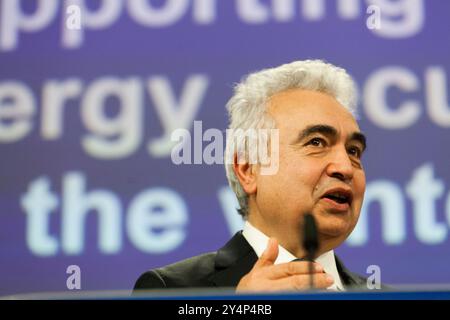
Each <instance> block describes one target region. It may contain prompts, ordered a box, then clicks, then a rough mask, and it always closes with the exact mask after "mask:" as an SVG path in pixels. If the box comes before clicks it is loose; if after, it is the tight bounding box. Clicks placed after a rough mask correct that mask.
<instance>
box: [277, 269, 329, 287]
mask: <svg viewBox="0 0 450 320" xmlns="http://www.w3.org/2000/svg"><path fill="white" fill-rule="evenodd" d="M312 276H313V282H314V289H326V288H328V287H329V286H331V285H332V284H333V283H334V279H333V277H332V276H330V275H329V274H326V273H315V274H313V275H312ZM308 289H310V275H309V274H302V275H294V276H290V277H287V278H281V279H278V280H274V281H271V290H274V291H278V290H286V291H301V290H308Z"/></svg>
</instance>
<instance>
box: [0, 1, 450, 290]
mask: <svg viewBox="0 0 450 320" xmlns="http://www.w3.org/2000/svg"><path fill="white" fill-rule="evenodd" d="M0 2H1V3H3V0H0ZM23 2H24V3H25V2H26V1H23ZM217 2H220V3H219V4H217V15H216V19H215V21H214V23H211V24H207V25H199V24H197V23H195V22H194V21H193V19H192V3H191V5H190V7H189V9H188V10H187V13H186V14H185V15H184V16H183V18H181V19H180V20H179V21H178V22H176V23H174V24H173V25H170V26H167V27H162V28H154V27H145V26H142V25H139V24H138V23H136V22H135V21H133V19H132V18H131V17H130V15H129V14H128V12H127V10H126V8H125V7H124V8H123V10H122V13H121V15H120V17H119V19H117V20H116V21H115V23H114V24H112V25H111V26H109V27H108V28H105V29H101V30H94V31H91V30H86V32H85V38H84V41H83V43H82V45H81V46H80V47H78V48H74V49H68V48H64V47H63V46H62V45H61V40H60V37H61V27H60V25H61V19H62V18H63V16H64V12H63V11H62V9H61V8H60V9H59V10H58V13H57V16H56V17H55V18H54V20H53V21H52V22H51V23H50V24H49V25H48V26H47V27H46V28H44V29H42V30H40V31H37V32H33V33H27V32H21V33H20V34H19V42H18V45H17V47H16V48H14V49H13V50H10V51H6V50H3V51H0V71H1V72H0V85H1V84H2V83H4V82H5V81H11V80H14V81H19V82H21V83H23V84H25V85H27V86H28V87H29V88H30V89H31V90H32V92H33V93H34V96H35V101H36V106H37V113H36V114H35V115H34V117H33V123H34V125H33V129H32V131H31V132H30V133H29V134H28V135H27V136H25V137H24V138H22V139H21V140H19V141H16V142H12V143H4V142H0V271H1V273H0V294H12V293H23V292H37V291H65V290H67V288H66V279H67V277H68V275H67V274H66V268H67V266H69V265H72V264H76V265H79V266H80V268H81V270H82V289H83V290H106V289H131V288H132V286H133V284H134V281H135V280H136V278H137V277H138V276H139V274H140V273H142V272H143V271H144V270H146V269H149V268H153V267H158V266H162V265H165V264H168V263H172V262H174V261H177V260H180V259H183V258H186V257H189V256H192V255H196V254H199V253H203V252H206V251H211V250H216V249H217V248H219V247H220V246H222V245H223V243H225V241H226V240H227V239H228V238H229V237H230V236H231V231H230V230H229V229H228V227H227V224H226V221H225V216H224V214H223V212H222V209H221V206H220V203H219V200H218V198H217V195H216V193H217V190H218V189H219V188H220V187H222V186H225V185H227V182H226V178H225V174H224V168H223V166H221V165H212V166H208V165H195V166H194V165H192V166H176V165H174V164H172V162H171V159H170V156H167V157H164V158H155V157H152V156H151V155H149V153H148V152H147V147H146V146H147V143H148V141H149V140H150V139H153V138H157V137H160V136H161V135H162V132H163V131H162V125H161V123H160V120H159V117H158V114H157V112H156V110H155V108H154V105H153V101H152V100H151V99H150V98H149V95H148V92H147V91H146V90H144V95H143V97H144V98H143V101H144V103H143V133H142V141H141V143H140V145H139V147H138V148H137V149H136V151H135V152H134V153H132V154H131V155H130V156H128V157H125V158H123V159H117V160H102V159H95V158H93V157H91V156H89V155H88V154H87V153H86V152H85V151H84V150H83V149H82V147H81V143H80V142H81V139H82V137H83V136H84V135H85V134H86V133H87V129H86V128H85V127H84V126H83V123H82V122H81V120H80V112H79V110H80V99H74V100H71V102H69V103H67V105H66V106H65V113H64V129H63V134H62V136H61V137H60V138H59V139H57V140H45V139H43V138H42V136H41V135H40V116H41V110H42V104H41V95H42V85H43V84H44V82H45V81H48V80H50V79H56V80H64V79H67V78H70V77H76V78H79V79H81V80H82V81H83V83H84V85H85V87H86V86H88V85H89V84H90V83H91V82H92V81H93V80H95V79H98V78H100V77H102V76H106V75H111V76H114V77H118V78H127V77H130V76H133V77H138V79H140V80H141V81H146V80H147V78H149V77H152V76H156V75H164V76H166V77H167V78H168V79H170V82H171V84H172V88H173V90H174V91H175V93H176V95H177V97H179V95H180V92H181V90H182V87H183V84H184V82H185V80H186V78H187V77H189V76H190V75H192V74H205V75H207V77H208V79H209V86H208V88H207V91H206V95H205V96H204V99H203V100H202V104H201V106H200V108H199V111H198V113H197V114H196V116H195V120H201V121H203V128H204V130H206V129H207V128H219V129H220V130H224V129H225V128H226V125H227V123H226V121H227V116H226V111H225V108H224V105H225V103H226V101H227V99H228V98H229V97H230V96H231V94H232V90H231V88H232V85H233V83H235V82H237V81H239V79H240V78H241V77H242V76H243V75H244V74H246V73H248V72H251V71H254V70H258V69H261V68H265V67H270V66H276V65H279V64H282V63H286V62H290V61H292V60H297V59H307V58H320V59H325V60H327V61H329V62H331V63H334V64H337V65H340V66H342V67H344V68H346V69H347V70H348V71H349V72H350V73H351V74H352V75H353V76H354V77H355V79H356V80H357V82H358V85H359V87H360V88H362V87H363V86H364V84H365V83H366V81H367V79H368V78H369V76H370V75H371V74H372V73H373V72H374V71H377V70H380V69H382V68H385V67H386V66H398V67H402V68H405V69H408V70H409V71H411V72H412V73H414V74H415V75H416V77H417V79H418V80H419V88H418V90H417V91H416V92H412V93H409V92H408V93H405V92H402V91H401V90H398V89H395V88H392V89H390V91H388V95H387V97H388V101H389V102H388V103H389V105H390V106H393V107H394V108H395V106H398V105H399V104H400V103H402V102H404V101H405V100H409V99H415V100H417V101H418V102H419V103H420V105H421V109H422V112H421V115H420V118H419V119H418V121H417V122H415V123H414V124H413V125H411V126H409V127H407V128H404V129H396V130H387V129H384V128H381V127H380V126H378V125H377V124H375V123H373V122H372V121H371V120H370V119H369V118H368V117H367V114H366V113H365V109H364V107H363V104H362V102H360V104H359V107H360V116H361V121H360V126H361V128H362V129H363V131H365V132H366V134H367V136H368V138H369V140H368V146H369V149H368V152H367V153H366V155H365V160H364V165H365V167H366V174H367V181H368V183H369V184H370V183H371V182H373V181H376V180H380V179H386V180H389V181H391V182H393V183H396V184H397V185H398V186H399V187H400V188H401V190H402V193H403V197H404V203H405V208H406V225H407V229H406V230H407V232H406V239H405V240H404V241H403V242H402V243H401V244H398V245H389V244H387V243H385V241H383V238H382V235H381V228H382V227H381V223H380V218H379V217H380V216H379V214H378V212H379V210H380V207H379V206H378V205H377V204H373V205H371V206H370V211H369V212H370V218H369V221H370V236H369V241H368V242H367V244H365V245H363V246H356V247H350V246H348V245H347V244H344V245H342V246H341V247H340V248H339V249H338V250H337V252H338V254H339V255H340V256H341V257H342V258H343V260H344V261H345V263H346V265H347V267H349V268H350V269H351V270H353V271H355V272H359V273H361V274H365V272H366V268H367V266H369V265H372V264H375V265H378V266H380V267H381V270H382V281H383V282H386V283H394V284H406V283H413V284H416V283H433V284H438V283H450V273H449V272H448V269H449V267H450V255H449V243H448V241H449V240H448V239H447V238H446V240H445V241H442V242H440V243H438V244H433V245H430V244H426V243H422V242H421V241H420V240H418V239H417V237H416V236H415V233H414V229H413V228H414V223H415V222H414V219H413V213H412V203H411V201H410V200H409V199H408V198H407V197H406V196H405V185H406V184H407V183H408V181H409V180H410V179H411V176H412V173H413V171H414V170H415V169H417V168H418V167H420V166H422V165H423V164H425V163H430V164H432V165H433V168H434V176H435V178H436V179H439V180H441V181H442V182H443V183H444V186H445V188H444V195H443V196H442V197H441V198H440V199H438V200H437V201H436V212H437V220H438V221H439V222H441V223H443V224H445V225H446V226H447V228H448V227H450V204H449V205H448V206H447V208H446V205H445V199H448V198H449V197H450V194H449V193H450V187H449V182H450V167H449V160H448V156H449V146H450V135H449V128H448V127H443V126H438V125H436V124H435V123H434V122H433V121H432V120H431V119H430V118H429V116H428V114H427V112H426V102H425V80H424V73H425V70H426V69H427V68H428V67H431V66H439V67H441V68H442V69H443V70H445V72H446V73H447V74H448V72H450V41H449V40H450V39H449V30H450V28H449V22H448V13H449V12H450V3H449V2H447V1H423V3H424V10H425V11H424V24H423V26H422V28H421V30H420V31H419V32H418V33H416V34H414V35H412V36H405V37H401V38H396V39H388V38H384V37H380V36H378V35H375V34H374V33H373V32H372V31H370V30H369V29H368V28H367V27H366V23H365V20H366V18H367V15H366V14H365V8H366V5H365V2H364V1H361V10H360V14H359V17H357V18H355V19H350V20H344V19H342V18H341V17H339V16H338V15H337V14H336V6H335V1H326V2H327V5H326V15H325V16H324V17H323V18H322V19H320V20H318V21H308V20H306V19H305V18H304V17H303V16H302V14H301V9H299V8H297V9H296V13H295V18H294V19H293V20H292V21H291V22H284V23H281V22H276V21H273V20H269V21H268V22H266V23H262V24H254V25H251V24H247V23H244V22H243V21H242V20H241V19H239V17H238V15H237V14H236V10H235V1H217ZM299 2H300V1H299ZM391 2H398V1H391ZM30 3H31V4H30ZM34 3H35V1H31V2H28V4H26V5H24V6H23V10H24V11H25V12H28V13H29V14H32V13H33V10H34V9H35V4H34ZM98 3H99V2H98V1H94V5H93V6H91V9H92V10H95V9H96V8H97V4H98ZM148 3H153V4H154V5H155V7H157V6H162V5H163V3H164V1H148ZM260 3H261V4H265V5H267V6H269V4H270V1H260ZM296 3H297V2H296ZM1 9H2V7H0V10H1ZM143 83H144V82H143ZM449 89H450V88H449V85H448V84H447V85H446V91H447V92H448V91H449ZM84 91H85V90H83V92H84ZM361 91H362V90H361ZM108 103H109V104H111V106H108V110H109V111H108V112H110V113H111V116H112V117H114V114H115V113H116V112H117V110H118V106H117V103H115V102H114V101H113V100H108ZM447 105H448V97H447ZM1 108H2V105H1V101H0V109H1ZM448 109H450V108H448ZM448 112H450V110H448ZM0 121H1V119H0ZM70 171H78V172H82V173H83V174H84V175H85V176H86V177H87V189H88V191H89V190H95V189H107V190H109V191H112V192H114V193H115V194H116V195H117V196H118V197H119V199H120V200H121V204H122V208H123V209H122V214H123V215H124V217H125V214H126V213H125V209H124V208H128V206H129V204H130V201H131V199H132V198H133V197H134V196H135V195H136V194H138V193H139V192H141V191H142V190H144V189H149V188H154V187H166V188H170V189H171V190H173V191H175V192H177V193H178V194H179V195H180V196H181V197H182V198H183V200H184V202H185V204H186V206H187V209H188V219H189V220H188V223H187V225H186V228H185V233H186V238H185V240H184V241H183V242H182V243H181V244H180V245H179V246H178V247H177V248H175V249H173V250H171V251H169V252H167V253H162V254H148V253H145V252H142V251H141V250H139V249H138V248H136V247H135V246H134V245H133V244H132V243H131V242H130V241H129V239H128V236H127V234H126V229H125V224H124V223H123V224H122V232H123V233H122V248H121V249H120V251H119V252H118V253H115V254H110V255H107V254H104V253H102V252H100V250H99V248H98V241H97V224H98V221H97V219H96V214H95V213H90V214H89V217H88V219H87V220H86V225H85V228H86V239H85V246H84V250H83V251H82V253H81V254H77V255H73V256H70V255H67V254H65V253H64V252H62V251H61V250H59V251H58V252H57V253H56V254H55V255H52V256H49V257H39V256H36V255H34V254H33V253H32V252H31V250H30V249H29V248H28V246H27V243H26V240H25V239H26V234H25V232H26V231H25V229H26V228H25V226H26V216H25V214H24V210H23V208H22V207H21V206H20V198H21V197H22V196H23V195H24V194H25V193H26V191H27V190H28V186H29V184H30V182H32V181H34V180H35V179H37V178H38V177H40V176H46V177H48V179H49V180H50V181H51V190H52V191H53V192H54V193H56V194H58V196H60V195H61V180H62V177H63V175H64V174H66V173H67V172H70ZM60 217H61V212H60V208H58V209H57V210H56V212H55V213H54V214H52V215H51V233H52V234H53V235H55V236H57V237H58V239H59V238H60V223H61V219H60ZM123 221H125V220H124V219H123Z"/></svg>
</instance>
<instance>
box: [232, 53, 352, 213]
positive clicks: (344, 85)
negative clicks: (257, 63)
mask: <svg viewBox="0 0 450 320" xmlns="http://www.w3.org/2000/svg"><path fill="white" fill-rule="evenodd" d="M293 88H299V89H304V90H312V91H319V92H323V93H326V94H329V95H331V96H332V97H334V98H335V99H336V100H337V101H338V102H339V103H340V104H341V105H342V106H344V107H345V108H346V109H347V110H348V111H349V112H350V113H351V114H353V115H354V116H356V87H355V84H354V81H353V79H352V78H351V77H350V75H349V74H348V73H347V72H346V71H345V70H344V69H342V68H339V67H336V66H334V65H332V64H330V63H326V62H324V61H321V60H304V61H294V62H291V63H288V64H283V65H281V66H278V67H275V68H270V69H263V70H260V71H257V72H254V73H250V74H249V75H247V76H246V77H245V78H244V79H243V80H242V81H241V82H240V83H238V84H236V86H235V87H234V95H233V96H232V97H231V98H230V100H229V101H228V103H227V104H226V108H227V110H228V115H229V121H230V123H229V127H228V128H229V129H232V130H237V129H242V130H244V131H246V130H249V129H250V130H259V129H273V128H275V122H274V120H273V119H272V117H270V116H269V115H268V113H267V112H266V108H267V106H268V101H269V99H270V97H271V96H273V95H274V94H276V93H279V92H282V91H285V90H289V89H293ZM241 138H242V139H246V138H245V137H241ZM236 145H237V150H236V151H235V144H233V143H232V141H230V139H227V142H226V149H225V159H233V156H234V154H235V153H237V154H238V155H239V154H243V153H244V154H245V153H246V150H242V148H246V146H247V143H246V142H244V143H242V141H240V142H239V141H238V143H237V144H236ZM250 149H254V148H250ZM250 152H252V151H251V150H250ZM225 171H226V176H227V179H228V183H229V184H230V187H231V189H232V190H233V191H234V193H235V194H236V197H237V199H238V201H239V206H240V209H238V211H239V213H240V214H241V215H242V216H243V217H244V218H245V217H246V215H247V214H248V195H247V194H246V193H245V191H244V190H243V189H242V186H241V185H240V183H239V180H238V178H237V177H236V174H235V173H234V170H233V162H232V161H225Z"/></svg>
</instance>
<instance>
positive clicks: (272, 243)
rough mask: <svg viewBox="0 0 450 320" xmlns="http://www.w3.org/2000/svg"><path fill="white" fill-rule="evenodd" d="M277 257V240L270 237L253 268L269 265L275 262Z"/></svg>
mask: <svg viewBox="0 0 450 320" xmlns="http://www.w3.org/2000/svg"><path fill="white" fill-rule="evenodd" d="M277 257H278V241H277V239H275V238H270V239H269V241H268V242H267V247H266V250H264V252H263V254H262V255H261V257H260V258H259V259H258V260H257V261H256V263H255V265H254V267H253V269H255V268H256V269H257V268H261V267H264V266H270V265H273V264H274V263H275V260H276V259H277Z"/></svg>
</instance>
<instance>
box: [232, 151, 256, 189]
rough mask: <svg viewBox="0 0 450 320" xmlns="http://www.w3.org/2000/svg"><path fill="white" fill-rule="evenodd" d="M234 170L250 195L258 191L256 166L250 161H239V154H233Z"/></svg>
mask: <svg viewBox="0 0 450 320" xmlns="http://www.w3.org/2000/svg"><path fill="white" fill-rule="evenodd" d="M233 170H234V174H235V175H236V177H237V178H238V179H239V182H240V184H241V186H242V189H244V191H245V193H247V194H248V195H251V194H254V193H256V178H257V175H256V167H255V165H251V164H249V163H247V162H246V163H238V161H237V154H236V153H235V154H234V156H233Z"/></svg>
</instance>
